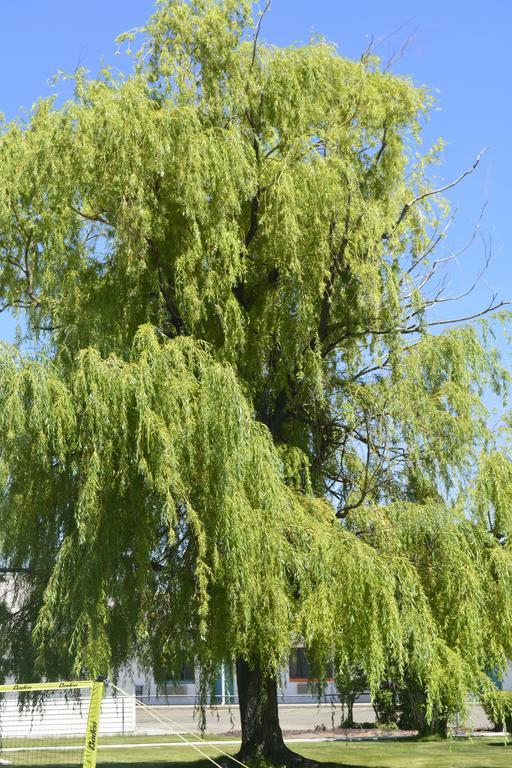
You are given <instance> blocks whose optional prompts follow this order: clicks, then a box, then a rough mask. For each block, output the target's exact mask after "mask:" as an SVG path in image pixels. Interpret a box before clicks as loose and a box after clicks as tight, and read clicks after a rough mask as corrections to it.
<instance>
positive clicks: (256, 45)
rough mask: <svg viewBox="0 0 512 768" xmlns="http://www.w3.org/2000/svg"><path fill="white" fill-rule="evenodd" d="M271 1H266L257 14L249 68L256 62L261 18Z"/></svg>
mask: <svg viewBox="0 0 512 768" xmlns="http://www.w3.org/2000/svg"><path fill="white" fill-rule="evenodd" d="M271 1H272V0H267V4H266V5H265V7H264V9H263V10H262V11H261V12H260V14H259V19H258V23H257V25H256V31H255V33H254V40H253V44H252V59H251V66H254V62H255V61H256V51H257V48H258V37H259V36H260V31H261V25H262V22H263V17H264V16H265V14H266V13H267V11H268V9H269V8H270V3H271Z"/></svg>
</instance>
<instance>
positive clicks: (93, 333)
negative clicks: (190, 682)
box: [0, 0, 512, 717]
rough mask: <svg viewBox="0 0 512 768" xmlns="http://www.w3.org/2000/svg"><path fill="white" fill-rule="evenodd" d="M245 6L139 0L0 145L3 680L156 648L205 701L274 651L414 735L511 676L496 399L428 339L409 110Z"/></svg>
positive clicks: (355, 66)
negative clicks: (401, 684)
mask: <svg viewBox="0 0 512 768" xmlns="http://www.w3.org/2000/svg"><path fill="white" fill-rule="evenodd" d="M251 7H252V6H251V4H250V3H249V2H236V1H235V0H222V1H220V0H219V1H218V2H215V1H214V0H194V1H193V2H183V1H182V0H165V1H163V2H160V3H158V6H157V10H156V13H155V15H154V16H153V17H152V18H151V19H150V21H149V23H148V25H147V26H146V27H145V28H144V29H142V30H139V31H138V32H134V33H129V34H128V35H124V36H121V38H120V43H121V44H123V43H128V44H130V43H131V42H133V40H135V39H136V38H137V37H138V36H140V37H141V43H140V45H141V47H140V48H139V51H138V53H137V54H136V55H135V60H134V68H133V72H132V74H130V75H129V76H128V77H126V78H120V77H117V76H114V75H113V74H112V73H111V72H107V71H105V72H103V73H102V74H101V75H100V77H99V78H98V79H90V78H88V77H87V76H86V75H85V73H83V72H78V73H77V74H76V75H75V76H74V78H75V83H76V89H75V96H74V98H73V99H71V100H70V101H68V102H67V103H65V104H64V105H62V106H56V105H55V103H54V101H53V100H47V101H42V102H39V103H38V104H37V105H36V107H35V108H34V111H33V113H32V115H31V117H30V119H29V121H28V124H25V123H21V122H14V123H11V124H8V125H4V126H3V129H2V134H1V136H0V264H1V273H0V301H1V305H2V306H3V307H11V308H12V309H13V310H15V311H19V312H23V313H24V317H25V319H26V324H27V339H28V341H29V342H30V348H31V349H33V350H35V352H33V354H26V353H25V354H22V353H21V352H20V351H19V350H16V349H11V348H8V347H4V348H3V349H2V352H1V355H0V430H1V434H2V442H1V444H0V480H1V495H0V528H1V531H2V541H1V547H2V559H3V561H4V563H5V564H6V568H7V569H9V570H11V571H13V572H14V573H15V574H16V575H15V576H14V577H13V580H12V589H13V590H14V593H13V594H14V595H15V599H16V605H17V606H18V607H19V610H17V611H16V612H14V613H13V614H12V615H11V616H10V617H9V620H5V621H3V623H2V628H1V631H2V633H3V647H4V648H5V649H6V659H7V661H6V664H7V666H9V664H10V669H12V670H13V671H14V672H15V673H16V674H17V675H18V676H19V677H33V676H34V674H42V675H49V676H56V675H59V674H77V673H79V672H80V671H81V670H82V669H87V670H88V672H89V673H90V674H94V673H96V672H104V671H105V669H106V668H107V667H114V668H116V667H119V666H120V665H121V664H122V663H124V662H125V661H126V660H127V659H129V658H131V657H134V656H136V657H138V658H139V659H140V660H141V661H142V662H143V663H145V664H147V665H151V666H152V667H153V669H154V670H155V672H156V674H157V677H159V678H162V679H164V678H166V677H172V676H173V674H178V672H179V667H180V665H181V662H182V658H183V654H184V655H185V657H186V658H195V659H197V661H198V663H199V664H200V666H201V669H202V671H203V673H204V674H203V678H202V679H203V680H204V681H205V682H204V686H207V685H208V684H210V683H211V682H212V680H213V676H214V674H215V669H216V667H217V665H218V664H219V663H220V662H221V661H223V660H225V659H226V658H228V657H231V656H232V655H237V656H241V657H243V658H245V659H246V660H248V661H249V662H251V663H254V664H257V665H259V666H260V667H261V668H262V670H263V671H264V672H265V673H266V674H268V675H273V676H275V675H277V672H278V670H279V668H280V665H281V663H282V659H283V658H284V657H285V656H286V654H287V652H288V650H289V648H290V644H291V642H292V638H293V637H296V636H297V635H300V636H301V637H302V638H303V639H304V642H305V645H306V647H307V649H308V657H309V658H310V659H311V662H312V668H313V669H317V670H322V669H323V670H325V669H326V668H327V666H328V664H329V662H332V661H340V660H342V662H343V664H346V665H350V666H352V667H356V666H357V667H358V668H360V669H361V671H362V674H364V676H365V678H366V679H367V680H368V683H369V685H370V687H371V688H372V690H373V691H374V692H376V691H377V689H378V686H379V683H380V681H381V680H383V679H385V678H386V675H387V674H388V673H389V671H390V670H392V672H393V674H394V675H395V676H396V679H397V680H400V679H402V678H403V676H404V675H405V674H406V675H409V676H411V679H414V680H415V681H417V682H418V683H419V684H420V685H421V687H422V689H423V690H424V691H425V692H426V699H425V708H426V713H427V717H430V716H431V715H432V713H433V712H434V710H435V707H436V706H440V707H442V706H444V705H445V704H446V702H449V705H450V707H452V708H457V707H458V708H462V707H463V704H464V699H465V696H466V693H467V691H468V690H472V691H475V692H477V691H480V690H481V689H482V687H484V688H485V687H486V686H488V685H490V683H488V682H486V680H487V678H486V677H485V675H484V674H483V670H485V669H488V668H502V667H503V665H504V663H505V660H506V658H507V657H510V656H512V620H511V616H512V557H511V551H510V525H511V518H510V504H509V499H510V495H511V491H510V487H512V486H511V482H510V481H511V479H512V478H511V475H510V472H511V471H510V463H509V460H508V458H507V457H506V455H505V454H504V453H503V452H502V451H500V446H499V444H497V443H496V440H495V437H494V435H493V433H492V432H491V431H490V429H489V428H488V425H487V422H488V413H487V411H486V408H485V406H484V403H483V395H484V393H485V392H486V391H488V390H491V391H492V392H494V394H495V395H497V396H498V397H504V396H505V395H506V392H507V388H508V383H509V377H508V374H507V372H506V371H505V370H504V369H503V367H502V366H501V363H500V360H499V358H498V356H497V354H496V352H495V351H494V350H493V349H492V348H491V347H490V346H489V342H488V339H487V336H486V330H485V328H483V327H480V326H464V327H454V328H452V330H444V331H443V332H441V333H437V334H432V333H430V332H429V325H428V323H429V308H430V307H431V306H432V303H433V302H432V298H431V294H429V292H428V289H429V279H430V278H429V277H428V275H429V274H430V273H431V272H432V274H433V273H435V271H436V269H437V262H434V263H433V257H432V254H433V251H434V248H435V247H436V245H438V244H439V243H441V244H442V232H443V226H444V223H443V222H444V218H445V217H446V215H447V211H446V206H445V203H444V202H443V201H442V200H441V199H439V197H438V196H437V195H434V194H433V187H432V182H431V181H430V178H431V169H430V168H429V165H430V164H431V163H433V162H436V161H437V160H438V155H439V151H440V148H441V145H440V144H439V145H436V146H435V147H434V148H433V149H432V150H431V151H427V153H426V154H425V156H424V157H423V158H420V157H419V154H418V149H419V144H420V141H421V124H422V121H423V119H424V118H425V115H426V113H427V111H428V108H429V106H430V104H431V97H430V95H429V94H428V93H427V92H426V91H425V89H420V88H416V87H415V86H414V85H413V84H412V82H411V81H409V80H408V79H405V78H401V77H397V76H394V75H391V74H390V73H387V72H383V71H381V70H380V68H379V63H378V61H377V60H376V59H375V57H368V56H366V57H363V59H362V60H361V61H359V62H353V61H349V60H347V59H345V58H343V57H342V56H340V55H339V54H338V53H337V51H336V49H335V48H334V47H333V46H332V45H330V44H329V43H327V42H326V41H324V40H317V41H313V42H311V43H309V44H307V45H303V46H294V47H289V48H276V47H272V46H270V45H265V44H263V43H261V42H258V43H257V44H256V41H253V40H252V39H251V36H252V32H253V30H252V28H251V23H252V22H251ZM440 233H441V234H440ZM425 286H426V287H425ZM27 637H30V638H31V642H27V639H26V638H27ZM32 640H33V642H32ZM205 690H206V688H205V689H204V691H203V693H204V692H205Z"/></svg>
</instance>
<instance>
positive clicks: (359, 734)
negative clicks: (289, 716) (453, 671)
mask: <svg viewBox="0 0 512 768" xmlns="http://www.w3.org/2000/svg"><path fill="white" fill-rule="evenodd" d="M222 735H223V736H232V737H235V738H240V737H241V735H242V732H241V731H235V730H234V731H228V732H227V733H224V734H222ZM417 735H418V731H401V730H400V729H389V728H326V729H325V730H324V729H323V728H315V729H314V730H298V731H293V730H283V736H284V738H285V739H311V740H314V739H318V740H319V741H321V740H322V739H385V738H389V739H397V738H405V737H411V736H417Z"/></svg>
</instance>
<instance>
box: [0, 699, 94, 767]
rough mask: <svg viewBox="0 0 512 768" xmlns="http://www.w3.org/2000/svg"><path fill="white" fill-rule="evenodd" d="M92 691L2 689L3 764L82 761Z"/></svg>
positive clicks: (74, 763) (0, 729)
mask: <svg viewBox="0 0 512 768" xmlns="http://www.w3.org/2000/svg"><path fill="white" fill-rule="evenodd" d="M90 693H91V691H90V688H79V689H75V690H50V691H26V692H19V691H3V692H1V693H0V765H13V766H31V765H38V766H53V765H59V766H64V765H69V766H77V765H78V766H80V765H82V763H83V755H84V748H85V741H86V731H87V717H88V712H89V703H90Z"/></svg>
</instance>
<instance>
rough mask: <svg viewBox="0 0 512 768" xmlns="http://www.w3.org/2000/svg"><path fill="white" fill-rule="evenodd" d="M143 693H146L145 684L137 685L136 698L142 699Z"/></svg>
mask: <svg viewBox="0 0 512 768" xmlns="http://www.w3.org/2000/svg"><path fill="white" fill-rule="evenodd" d="M143 693H144V686H143V685H136V686H135V698H136V699H141V698H142V694H143Z"/></svg>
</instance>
